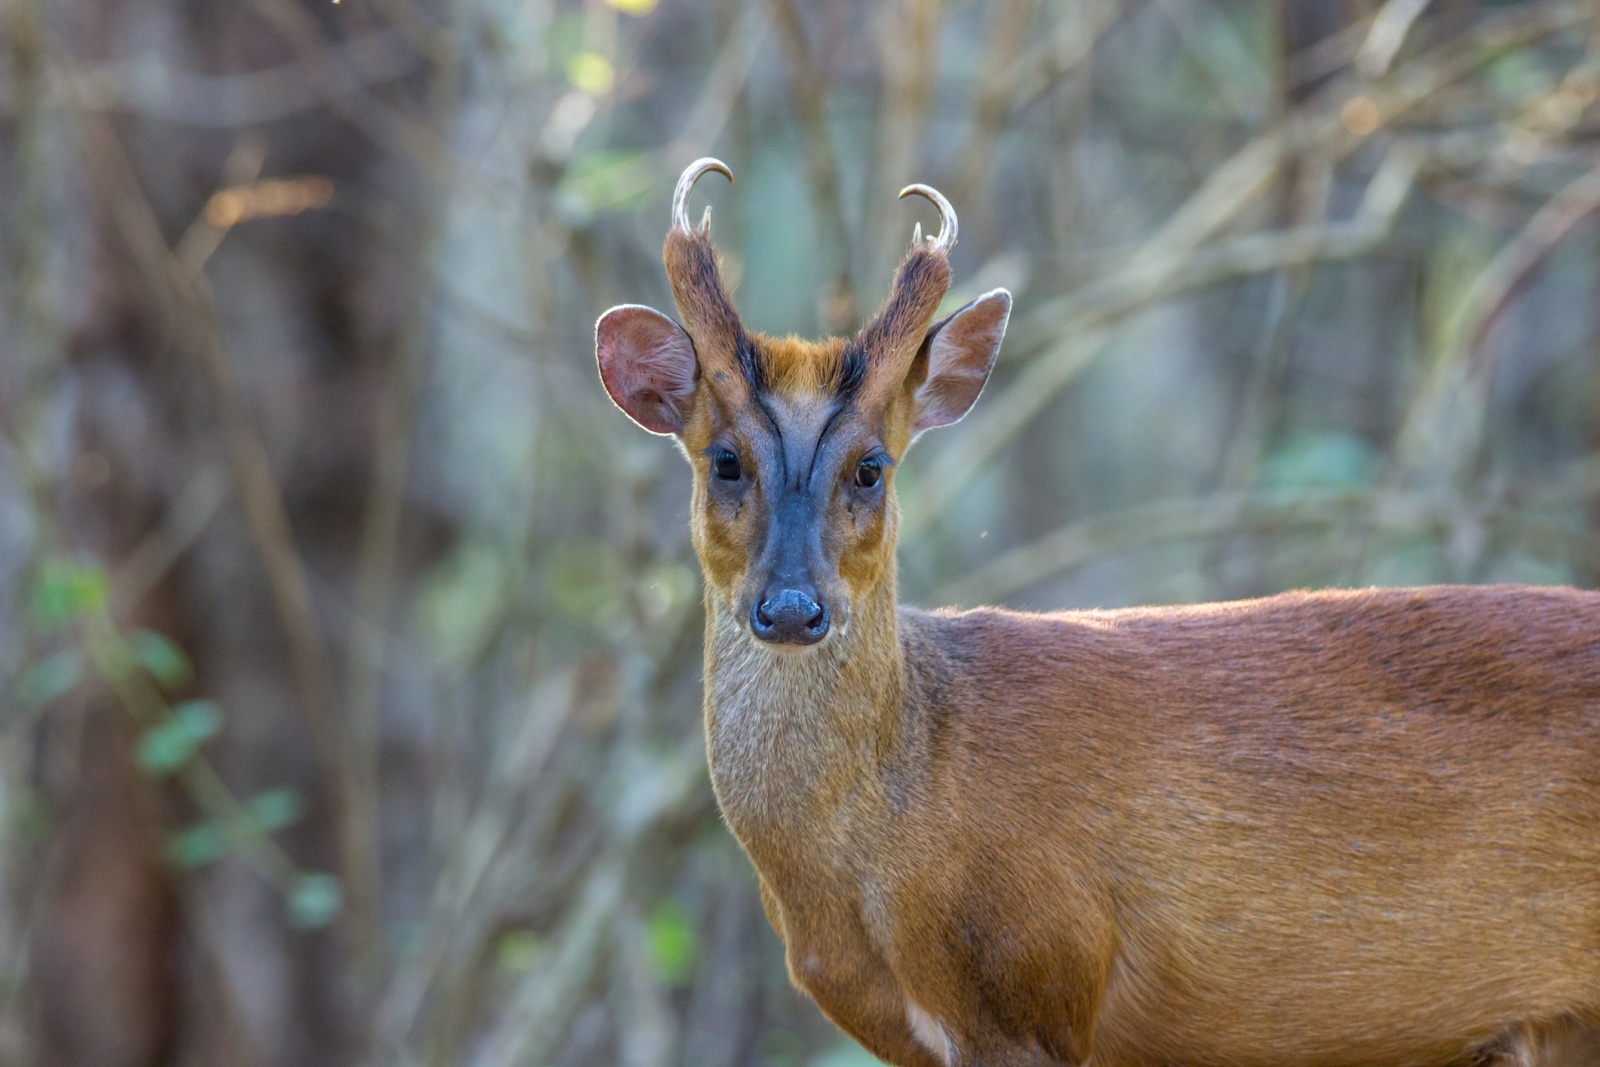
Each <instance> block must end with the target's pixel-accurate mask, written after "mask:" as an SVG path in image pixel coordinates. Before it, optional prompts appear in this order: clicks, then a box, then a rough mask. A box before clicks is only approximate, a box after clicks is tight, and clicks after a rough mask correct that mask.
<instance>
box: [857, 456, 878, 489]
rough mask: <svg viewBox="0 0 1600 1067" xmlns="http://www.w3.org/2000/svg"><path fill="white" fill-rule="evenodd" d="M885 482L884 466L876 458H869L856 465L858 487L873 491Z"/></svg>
mask: <svg viewBox="0 0 1600 1067" xmlns="http://www.w3.org/2000/svg"><path fill="white" fill-rule="evenodd" d="M882 480H883V464H882V463H880V462H879V461H878V459H877V457H876V456H868V457H867V458H866V459H864V460H862V461H861V462H860V463H857V464H856V485H857V486H859V487H860V488H862V489H871V488H872V487H873V486H875V485H877V484H878V483H879V482H880V481H882Z"/></svg>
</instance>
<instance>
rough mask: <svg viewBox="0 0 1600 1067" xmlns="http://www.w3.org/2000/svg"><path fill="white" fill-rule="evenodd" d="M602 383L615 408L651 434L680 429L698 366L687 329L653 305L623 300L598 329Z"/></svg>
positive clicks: (596, 338) (690, 401)
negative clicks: (651, 306) (623, 302)
mask: <svg viewBox="0 0 1600 1067" xmlns="http://www.w3.org/2000/svg"><path fill="white" fill-rule="evenodd" d="M594 352H595V358H596V359H597V360H598V361H599V363H600V381H601V382H602V383H604V385H605V387H606V392H607V393H610V394H611V399H612V400H613V401H614V402H615V403H616V405H617V407H619V408H621V409H622V410H623V413H624V414H626V415H627V416H628V417H629V418H630V419H632V420H633V421H634V422H637V423H638V424H639V425H640V426H643V427H644V428H645V429H647V430H649V431H650V432H651V433H672V434H676V433H682V432H683V427H684V425H685V424H686V423H687V422H688V421H689V411H690V409H691V408H692V407H693V405H694V386H695V379H696V378H697V377H698V370H697V366H696V363H695V358H694V344H693V343H692V342H691V341H690V340H689V335H688V334H687V333H684V332H683V327H681V326H679V325H678V324H677V323H675V322H673V321H672V320H671V319H669V318H667V317H666V316H665V315H663V314H661V312H659V311H656V310H655V309H654V308H647V307H644V306H642V305H639V304H622V305H620V306H618V307H614V308H612V309H611V310H610V311H608V312H606V313H605V314H604V315H601V316H600V321H599V322H597V323H596V324H595V327H594Z"/></svg>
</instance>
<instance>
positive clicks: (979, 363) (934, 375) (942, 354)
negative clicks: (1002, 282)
mask: <svg viewBox="0 0 1600 1067" xmlns="http://www.w3.org/2000/svg"><path fill="white" fill-rule="evenodd" d="M1010 317H1011V294H1010V293H1008V292H1006V291H1005V290H1004V289H996V290H995V291H994V292H992V293H985V294H983V295H982V296H980V297H978V299H976V300H974V301H973V302H972V303H970V304H968V305H967V306H966V307H964V308H962V309H961V310H960V311H957V312H956V313H955V314H954V315H951V316H950V317H949V318H947V319H945V320H944V321H943V322H939V323H935V324H934V326H933V328H932V329H931V330H929V331H928V339H927V340H926V341H924V342H923V345H924V349H923V352H924V353H925V355H924V356H923V358H925V359H926V360H927V363H926V368H927V374H926V376H925V377H923V379H922V381H921V382H920V383H919V384H918V385H917V386H916V388H915V389H914V390H913V392H912V394H911V396H912V403H913V405H914V410H915V412H916V414H915V417H914V422H913V424H912V432H913V433H921V432H922V431H923V430H931V429H933V428H934V427H935V426H948V425H950V424H951V423H952V422H955V421H957V420H958V419H960V418H961V416H963V415H965V414H966V413H967V411H968V410H969V409H970V408H971V407H972V405H973V404H974V403H975V402H976V401H977V399H978V394H979V393H981V392H983V383H984V382H986V381H988V380H989V371H990V370H991V369H992V368H993V367H994V361H995V357H996V356H998V355H999V354H1000V338H1002V337H1004V336H1005V332H1006V320H1007V319H1008V318H1010ZM912 375H913V378H914V377H915V376H916V372H915V371H913V372H912Z"/></svg>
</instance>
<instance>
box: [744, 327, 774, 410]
mask: <svg viewBox="0 0 1600 1067" xmlns="http://www.w3.org/2000/svg"><path fill="white" fill-rule="evenodd" d="M737 347H738V352H739V369H740V370H741V371H743V372H744V380H745V381H747V382H749V383H750V389H751V391H752V392H754V393H755V394H756V395H757V396H759V395H760V394H762V393H764V392H766V390H767V367H766V364H765V363H764V362H763V361H762V360H760V359H757V358H756V349H755V346H754V345H752V344H751V343H750V339H749V338H748V337H746V336H745V335H744V332H743V331H742V330H741V331H740V333H739V340H738V345H737Z"/></svg>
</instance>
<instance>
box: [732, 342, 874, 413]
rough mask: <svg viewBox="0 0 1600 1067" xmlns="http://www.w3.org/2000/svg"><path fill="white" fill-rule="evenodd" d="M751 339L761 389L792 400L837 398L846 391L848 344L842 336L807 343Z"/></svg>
mask: <svg viewBox="0 0 1600 1067" xmlns="http://www.w3.org/2000/svg"><path fill="white" fill-rule="evenodd" d="M750 340H751V345H752V347H753V348H754V349H755V358H756V372H757V374H758V375H759V376H760V380H761V384H762V385H763V387H764V388H766V389H768V390H770V391H772V392H776V393H781V394H783V395H784V396H787V397H792V398H795V399H802V398H809V397H813V396H832V395H837V394H838V393H839V392H841V391H842V390H843V389H844V388H845V384H846V382H847V380H848V370H847V368H846V361H845V357H846V355H847V354H848V353H849V351H850V343H849V342H848V341H846V340H845V339H844V338H843V337H829V338H826V339H824V340H821V341H807V340H805V339H804V338H802V337H795V336H793V335H791V336H788V337H766V336H763V335H760V334H757V335H756V336H754V337H752V338H751V339H750Z"/></svg>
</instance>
